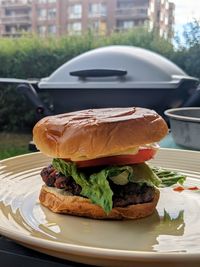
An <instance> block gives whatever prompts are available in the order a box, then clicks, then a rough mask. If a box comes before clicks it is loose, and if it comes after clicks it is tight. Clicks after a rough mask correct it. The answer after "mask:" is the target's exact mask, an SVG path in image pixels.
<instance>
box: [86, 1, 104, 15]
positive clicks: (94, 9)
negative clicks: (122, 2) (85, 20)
mask: <svg viewBox="0 0 200 267" xmlns="http://www.w3.org/2000/svg"><path fill="white" fill-rule="evenodd" d="M106 13H107V7H106V4H103V3H95V4H92V3H90V4H89V16H90V17H95V16H106Z"/></svg>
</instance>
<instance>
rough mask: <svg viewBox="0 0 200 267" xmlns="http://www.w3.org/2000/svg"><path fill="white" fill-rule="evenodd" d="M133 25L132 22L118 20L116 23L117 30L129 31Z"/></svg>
mask: <svg viewBox="0 0 200 267" xmlns="http://www.w3.org/2000/svg"><path fill="white" fill-rule="evenodd" d="M134 25H135V23H134V21H133V20H119V21H118V22H117V28H119V29H131V28H133V27H134Z"/></svg>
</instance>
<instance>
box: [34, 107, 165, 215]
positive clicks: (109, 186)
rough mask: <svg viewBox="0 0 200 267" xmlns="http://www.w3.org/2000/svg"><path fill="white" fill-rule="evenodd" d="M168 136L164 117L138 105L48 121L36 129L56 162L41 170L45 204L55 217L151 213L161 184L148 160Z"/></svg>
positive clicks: (41, 144)
mask: <svg viewBox="0 0 200 267" xmlns="http://www.w3.org/2000/svg"><path fill="white" fill-rule="evenodd" d="M167 132H168V127H167V124H166V122H165V121H164V119H163V118H162V117H161V116H160V115H158V114H157V113H156V112H155V111H153V110H149V109H145V108H139V107H129V108H104V109H89V110H82V111H76V112H70V113H65V114H60V115H55V116H48V117H45V118H43V119H42V120H40V121H39V122H38V123H37V124H36V125H35V127H34V129H33V140H34V143H35V144H36V146H37V148H38V149H39V150H40V151H41V152H43V153H44V154H45V155H47V156H49V157H51V158H53V159H52V164H50V165H49V166H46V167H45V168H44V169H43V170H42V171H41V177H42V179H43V181H44V185H43V186H42V188H41V191H40V195H39V200H40V202H41V204H42V205H44V206H45V207H47V208H48V209H50V210H51V211H53V212H56V213H64V214H70V215H76V216H82V217H89V218H94V219H136V218H142V217H145V216H148V215H150V214H152V213H153V211H154V210H155V208H156V205H157V202H158V200H159V189H158V188H159V185H160V183H161V180H160V178H159V177H158V175H157V174H156V172H155V171H154V170H153V169H152V168H151V167H150V165H149V164H148V163H146V162H147V161H148V160H150V159H152V158H153V157H154V156H155V154H156V152H157V150H158V148H159V146H158V145H157V143H156V142H158V141H160V140H161V139H162V138H163V137H164V136H165V135H166V134H167Z"/></svg>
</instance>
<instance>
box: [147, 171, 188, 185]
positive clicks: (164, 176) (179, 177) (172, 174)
mask: <svg viewBox="0 0 200 267" xmlns="http://www.w3.org/2000/svg"><path fill="white" fill-rule="evenodd" d="M151 169H152V171H153V172H154V173H155V174H156V175H157V176H158V177H159V178H160V180H161V184H160V186H159V187H168V186H171V185H174V184H176V183H179V184H181V185H182V184H183V183H184V181H185V179H186V176H185V175H183V174H181V173H179V172H176V171H171V170H167V169H163V168H160V167H159V168H158V167H152V168H151Z"/></svg>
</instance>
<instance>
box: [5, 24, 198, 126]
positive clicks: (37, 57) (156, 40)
mask: <svg viewBox="0 0 200 267" xmlns="http://www.w3.org/2000/svg"><path fill="white" fill-rule="evenodd" d="M190 41H191V40H190ZM108 45H131V46H138V47H143V48H147V49H149V50H152V51H155V52H158V53H159V54H161V55H163V56H165V57H167V58H169V59H171V60H173V61H174V62H175V63H176V64H178V65H179V66H180V67H181V68H183V69H184V70H185V71H186V72H188V73H189V74H190V75H193V76H197V77H200V58H199V57H198V55H199V52H200V51H199V44H196V45H195V46H191V44H190V46H189V47H188V48H183V47H181V46H180V47H179V48H178V50H175V49H174V47H173V45H172V44H171V43H170V42H168V41H167V40H164V39H163V38H160V37H159V36H158V35H157V34H156V33H154V32H148V31H147V30H145V29H144V28H137V29H134V30H132V31H129V32H119V33H113V34H112V35H111V36H109V37H108V36H99V37H97V36H95V35H92V34H91V33H90V32H89V33H88V34H86V35H83V36H64V37H62V38H58V39H55V38H47V39H46V38H39V37H38V36H33V37H32V38H30V37H26V36H24V37H21V38H18V39H9V38H1V39H0V62H1V64H0V77H15V78H25V79H27V78H42V77H46V76H49V75H50V74H51V73H52V72H53V71H54V70H56V69H57V68H58V67H59V66H61V65H62V64H63V63H65V62H66V61H68V60H70V59H71V58H73V57H75V56H77V55H79V54H82V53H83V52H85V51H88V50H90V49H93V48H97V47H101V46H108ZM197 66H198V68H197ZM0 92H1V93H0V106H1V110H0V130H5V129H6V130H7V129H9V130H19V129H24V128H28V129H31V127H32V125H33V124H34V121H35V119H36V118H35V116H34V112H33V109H32V108H31V107H30V105H29V103H27V100H26V99H24V98H23V97H22V96H21V95H18V93H17V92H16V91H15V90H14V89H13V88H12V89H11V88H2V89H1V91H0Z"/></svg>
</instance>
